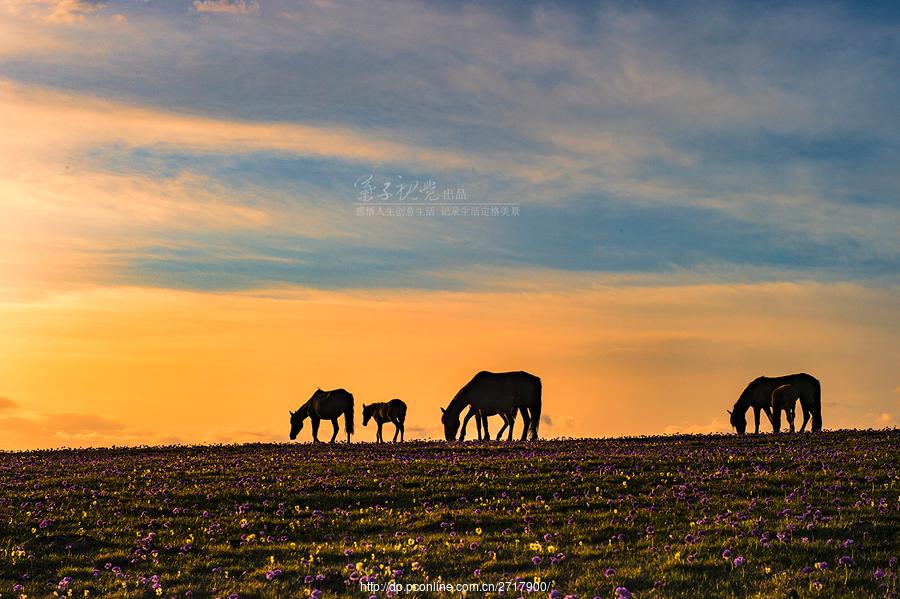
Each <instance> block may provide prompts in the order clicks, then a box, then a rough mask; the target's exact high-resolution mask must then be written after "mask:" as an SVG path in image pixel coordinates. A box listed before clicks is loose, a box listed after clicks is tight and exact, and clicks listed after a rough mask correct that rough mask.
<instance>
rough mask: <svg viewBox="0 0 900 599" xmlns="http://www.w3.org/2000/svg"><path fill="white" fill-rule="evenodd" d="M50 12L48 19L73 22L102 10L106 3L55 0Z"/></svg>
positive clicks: (81, 0) (51, 4) (82, 0)
mask: <svg viewBox="0 0 900 599" xmlns="http://www.w3.org/2000/svg"><path fill="white" fill-rule="evenodd" d="M49 4H50V7H51V9H50V13H49V14H48V15H47V17H46V18H47V20H48V21H51V22H58V23H72V22H76V21H83V20H84V19H85V17H88V16H91V15H95V14H97V13H98V12H100V11H101V10H102V9H103V8H104V7H105V6H106V4H103V3H100V2H90V1H85V0H55V1H51V2H50V3H49Z"/></svg>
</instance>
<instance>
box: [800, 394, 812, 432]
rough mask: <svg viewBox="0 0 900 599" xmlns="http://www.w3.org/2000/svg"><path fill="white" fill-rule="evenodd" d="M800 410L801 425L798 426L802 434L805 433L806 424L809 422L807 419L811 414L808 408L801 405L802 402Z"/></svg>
mask: <svg viewBox="0 0 900 599" xmlns="http://www.w3.org/2000/svg"><path fill="white" fill-rule="evenodd" d="M800 408H801V409H802V410H803V424H801V425H800V432H801V433H802V432H805V431H806V423H807V422H809V417H810V416H811V414H812V413H811V412H810V411H809V408H808V407H807V406H806V405H804V404H803V402H802V401H801V402H800Z"/></svg>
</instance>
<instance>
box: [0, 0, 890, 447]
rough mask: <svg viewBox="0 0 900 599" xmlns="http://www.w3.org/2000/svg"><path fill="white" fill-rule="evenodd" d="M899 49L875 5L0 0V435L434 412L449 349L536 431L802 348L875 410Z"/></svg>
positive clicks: (102, 438) (853, 419)
mask: <svg viewBox="0 0 900 599" xmlns="http://www.w3.org/2000/svg"><path fill="white" fill-rule="evenodd" d="M898 73H900V10H898V8H897V6H896V4H894V3H858V4H851V3H841V2H829V3H806V2H787V3H768V2H762V3H742V2H716V3H699V2H698V3H694V2H677V3H675V2H635V3H624V2H583V3H581V2H512V1H506V2H495V3H489V4H485V3H476V2H462V1H460V2H451V1H447V0H440V1H437V0H435V1H432V2H407V1H404V0H396V1H389V2H385V1H380V0H365V1H362V0H348V1H342V2H336V1H335V2H332V1H330V0H312V1H309V2H299V1H298V2H282V1H269V0H258V1H253V0H195V1H193V2H190V1H181V0H165V1H163V0H131V1H128V2H125V1H119V0H108V1H106V2H91V1H87V0H0V131H2V132H3V133H2V135H0V205H2V211H3V216H2V218H0V449H25V448H47V447H61V446H106V445H137V444H168V443H232V442H235V443H236V442H254V441H266V442H268V441H287V434H288V431H289V423H288V410H293V409H296V408H297V407H298V406H299V405H300V404H302V403H303V402H304V401H305V400H306V399H307V398H308V397H309V396H310V395H311V393H312V392H313V391H314V390H315V389H316V388H317V387H321V388H323V389H329V388H337V387H344V388H347V389H348V390H350V391H351V392H352V393H353V394H354V396H355V397H356V402H357V407H358V411H361V405H362V404H363V403H371V402H375V401H387V400H388V399H391V398H393V397H399V398H401V399H404V400H405V401H406V402H407V404H408V405H409V412H408V426H407V437H408V438H439V437H440V436H441V426H440V411H439V409H438V408H439V407H440V406H445V405H446V404H447V403H448V402H449V401H450V399H451V398H452V397H453V395H454V394H455V392H456V391H457V390H458V389H459V388H460V387H461V386H462V385H463V384H465V383H466V382H467V381H468V380H469V379H470V378H471V377H472V376H473V375H474V374H475V373H476V372H478V371H480V370H492V371H506V370H527V371H529V372H532V373H534V374H536V375H538V376H540V377H541V378H542V381H543V388H544V410H543V413H544V416H543V421H542V424H541V434H542V436H548V437H555V436H576V437H582V436H618V435H644V434H670V433H678V432H682V433H702V432H725V431H727V430H728V429H729V427H728V419H727V414H726V412H725V410H726V409H727V408H731V406H732V404H733V403H734V400H735V399H736V398H737V396H738V395H739V393H740V391H741V390H742V389H743V387H744V386H745V385H746V384H747V382H749V381H750V380H752V379H753V378H756V377H757V376H760V375H764V374H765V375H773V376H774V375H781V374H787V373H793V372H802V371H805V372H809V373H811V374H814V375H815V376H817V377H818V378H819V379H820V380H821V381H822V386H823V419H824V424H825V427H826V428H847V427H855V428H883V427H894V426H896V425H897V422H898V419H900V375H898V373H900V301H898V299H900V235H898V231H900V169H898V168H897V166H898V163H900V122H898V121H900V108H898V106H900V101H898V97H900V75H898ZM399 208H402V209H403V210H407V209H408V210H410V211H411V212H412V211H413V210H415V209H416V208H418V209H420V212H421V213H419V214H415V213H413V214H410V215H403V216H397V215H396V214H391V213H390V212H389V210H390V211H396V210H398V209H399ZM476 208H477V209H478V210H485V211H488V212H489V215H487V216H485V215H481V214H480V213H479V214H477V215H473V214H472V212H473V211H474V209H476ZM379 209H380V211H381V213H379ZM492 209H493V210H494V213H493V215H491V214H490V210H492ZM427 210H431V211H433V213H432V212H427ZM360 420H361V419H360V418H359V415H357V426H358V430H357V434H356V436H355V438H356V439H358V440H367V441H371V440H374V438H375V431H374V427H373V426H372V425H370V426H369V427H368V428H363V427H362V426H360V424H359V423H360ZM499 426H500V424H499V421H497V422H495V423H493V428H494V429H495V430H497V429H499ZM323 431H325V432H326V433H327V432H330V426H329V425H327V424H326V425H325V428H324V429H323ZM308 434H309V433H308V429H306V430H304V432H303V433H301V439H302V440H308V438H309V437H308ZM390 434H391V435H392V434H393V431H392V430H391V431H390ZM325 436H327V435H325Z"/></svg>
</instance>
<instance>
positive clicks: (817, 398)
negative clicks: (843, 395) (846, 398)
mask: <svg viewBox="0 0 900 599" xmlns="http://www.w3.org/2000/svg"><path fill="white" fill-rule="evenodd" d="M810 409H811V410H812V429H813V430H814V431H820V430H822V383H820V382H819V379H817V378H813V397H812V406H811V407H810Z"/></svg>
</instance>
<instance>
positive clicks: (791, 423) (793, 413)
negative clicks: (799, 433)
mask: <svg viewBox="0 0 900 599" xmlns="http://www.w3.org/2000/svg"><path fill="white" fill-rule="evenodd" d="M796 415H797V408H791V411H790V412H789V413H787V414H786V416H787V418H790V420H789V421H788V426H790V427H791V432H792V433H793V432H794V417H795V416H796Z"/></svg>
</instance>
